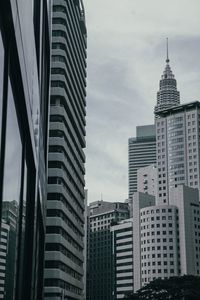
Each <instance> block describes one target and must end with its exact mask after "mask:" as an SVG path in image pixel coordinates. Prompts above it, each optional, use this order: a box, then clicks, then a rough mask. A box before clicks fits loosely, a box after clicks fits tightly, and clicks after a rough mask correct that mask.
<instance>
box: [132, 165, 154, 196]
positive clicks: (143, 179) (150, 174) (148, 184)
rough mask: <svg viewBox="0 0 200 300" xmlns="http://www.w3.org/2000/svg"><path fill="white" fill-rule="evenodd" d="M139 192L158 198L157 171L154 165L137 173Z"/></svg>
mask: <svg viewBox="0 0 200 300" xmlns="http://www.w3.org/2000/svg"><path fill="white" fill-rule="evenodd" d="M137 191H138V192H142V193H147V194H149V195H152V196H156V192H157V169H156V165H155V164H152V165H149V166H147V167H143V168H140V169H138V171H137Z"/></svg>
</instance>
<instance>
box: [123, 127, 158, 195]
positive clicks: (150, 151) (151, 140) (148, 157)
mask: <svg viewBox="0 0 200 300" xmlns="http://www.w3.org/2000/svg"><path fill="white" fill-rule="evenodd" d="M128 149H129V150H128V154H129V157H128V168H129V199H131V198H132V196H133V193H134V192H136V191H137V170H138V169H139V168H141V167H146V166H149V165H151V164H154V163H156V133H155V126H154V125H144V126H137V127H136V137H135V138H129V141H128Z"/></svg>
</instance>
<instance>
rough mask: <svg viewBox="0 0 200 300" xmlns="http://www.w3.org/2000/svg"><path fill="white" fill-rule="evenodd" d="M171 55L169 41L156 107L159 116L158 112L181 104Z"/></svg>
mask: <svg viewBox="0 0 200 300" xmlns="http://www.w3.org/2000/svg"><path fill="white" fill-rule="evenodd" d="M169 62H170V60H169V56H168V42H167V59H166V66H165V70H164V72H163V75H162V76H161V80H160V85H159V87H160V89H159V91H158V92H157V104H156V106H155V108H154V113H155V117H156V118H157V117H158V116H157V113H158V112H160V111H162V110H164V109H168V108H171V107H173V106H177V105H179V104H180V93H179V91H177V86H176V79H175V77H174V74H173V73H172V70H171V67H170V65H169Z"/></svg>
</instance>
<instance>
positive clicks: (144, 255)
mask: <svg viewBox="0 0 200 300" xmlns="http://www.w3.org/2000/svg"><path fill="white" fill-rule="evenodd" d="M178 256H179V255H178ZM161 257H163V258H167V257H168V258H174V253H157V254H155V253H153V254H143V255H141V258H142V259H149V258H161Z"/></svg>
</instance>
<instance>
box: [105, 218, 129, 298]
mask: <svg viewBox="0 0 200 300" xmlns="http://www.w3.org/2000/svg"><path fill="white" fill-rule="evenodd" d="M110 230H111V232H112V238H113V257H114V264H113V268H114V269H113V274H114V276H113V278H114V284H113V296H114V299H123V298H124V297H125V295H126V294H129V293H130V294H131V293H133V219H127V220H124V221H121V222H118V223H117V224H116V225H113V226H111V229H110Z"/></svg>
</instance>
